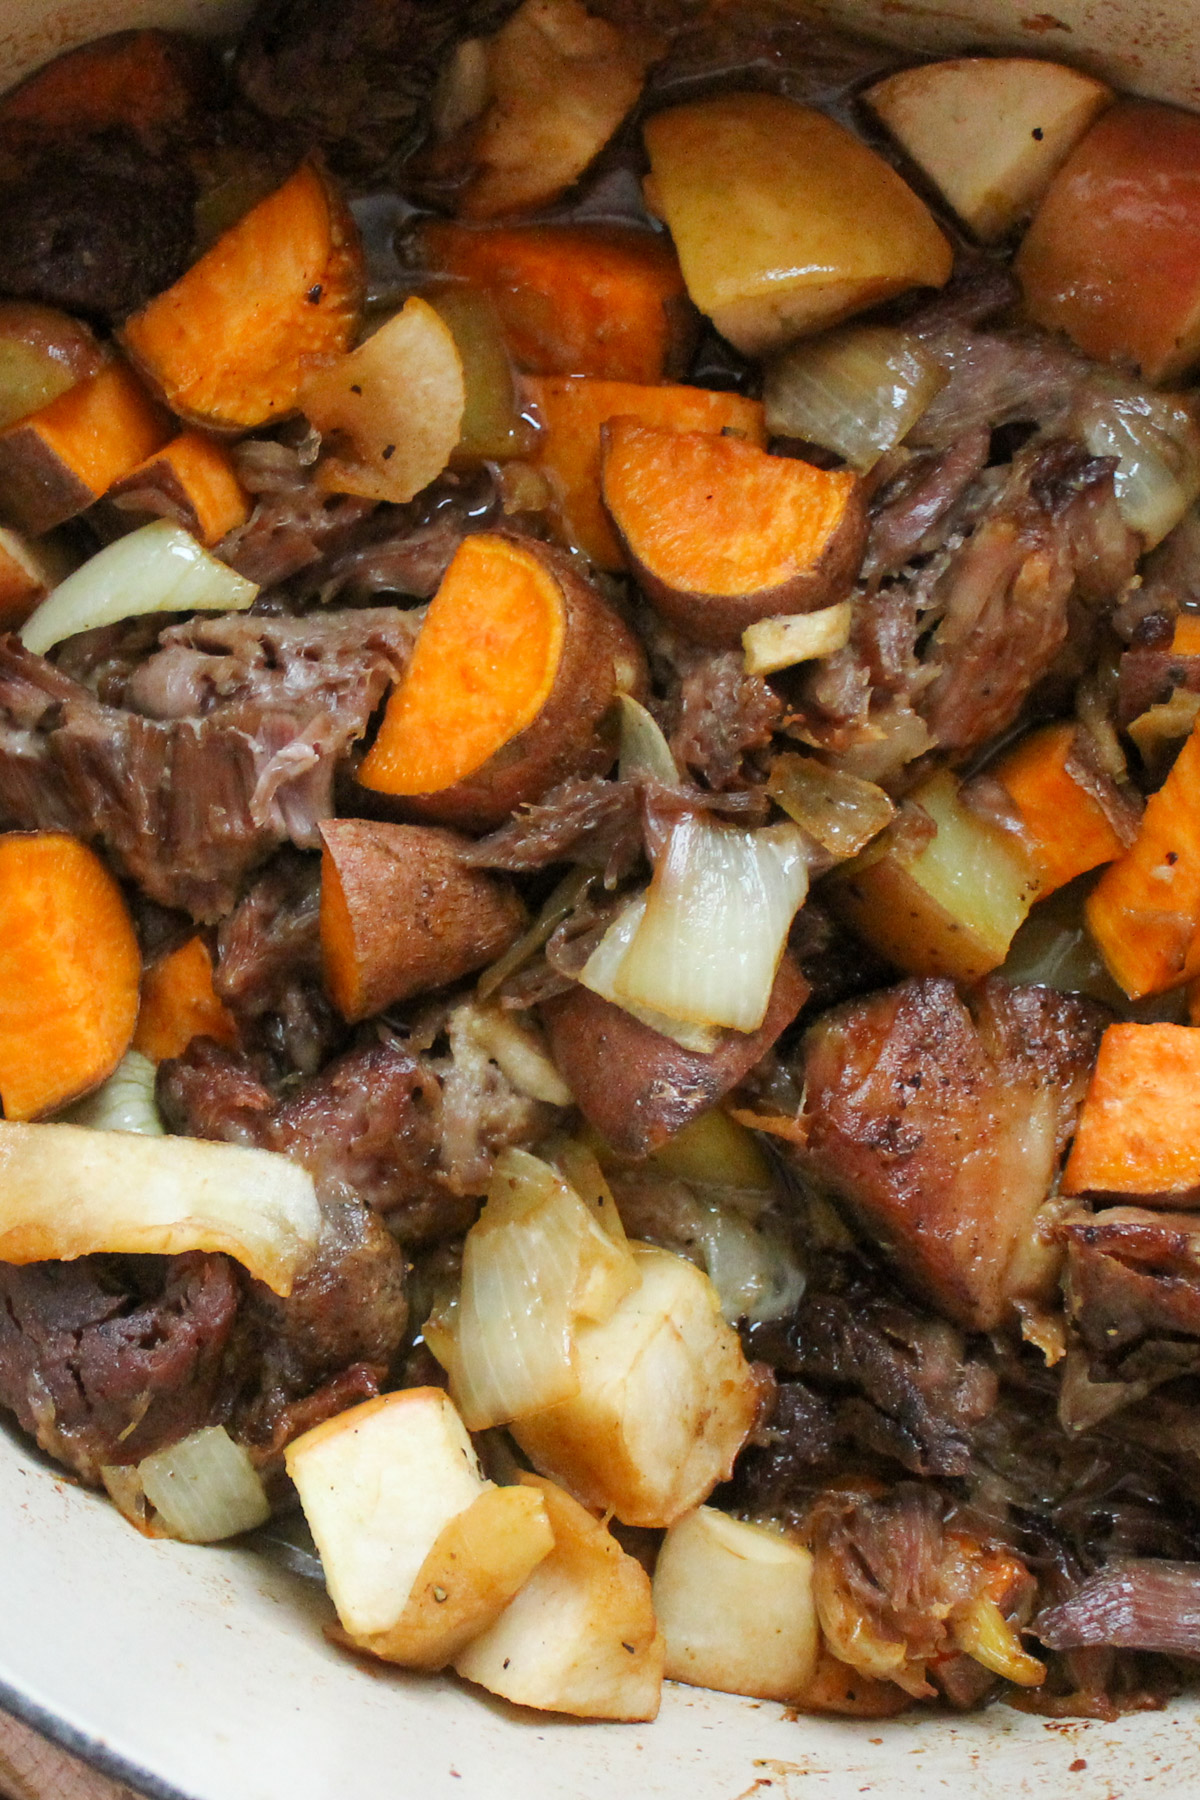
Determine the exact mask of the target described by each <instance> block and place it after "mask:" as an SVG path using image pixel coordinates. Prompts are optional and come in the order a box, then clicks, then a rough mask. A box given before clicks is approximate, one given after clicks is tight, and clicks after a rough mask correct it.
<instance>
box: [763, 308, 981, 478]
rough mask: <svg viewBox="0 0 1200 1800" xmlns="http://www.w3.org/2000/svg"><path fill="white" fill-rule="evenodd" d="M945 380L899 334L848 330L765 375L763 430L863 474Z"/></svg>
mask: <svg viewBox="0 0 1200 1800" xmlns="http://www.w3.org/2000/svg"><path fill="white" fill-rule="evenodd" d="M949 379H950V377H949V373H948V371H947V370H946V369H944V368H942V366H941V364H940V363H937V362H935V361H934V359H933V357H932V356H931V355H930V353H929V351H928V350H926V349H925V348H924V347H923V346H922V345H921V344H919V343H917V342H916V341H915V340H914V339H912V338H909V337H907V336H906V335H905V333H904V332H902V331H893V330H890V329H889V328H888V327H887V326H884V325H851V326H848V327H846V328H844V329H843V330H840V331H827V332H823V333H822V334H821V336H820V337H814V338H808V339H806V340H805V341H804V342H803V343H799V344H793V345H792V346H791V348H790V349H787V350H785V351H784V352H783V354H782V355H781V356H778V357H776V358H775V359H774V361H773V362H771V363H770V364H769V365H768V367H767V372H766V379H765V382H764V384H763V402H764V404H765V406H766V418H767V430H768V431H769V432H770V433H771V434H772V436H773V437H796V438H805V439H807V441H808V442H809V443H810V444H821V445H823V447H824V448H825V449H826V450H833V451H836V453H837V454H838V455H839V456H841V457H843V458H844V459H845V461H846V462H848V463H850V464H851V466H852V467H853V468H856V469H860V470H862V471H863V472H864V473H865V472H866V471H867V470H868V469H873V468H874V467H875V464H876V463H877V462H878V461H879V459H880V457H881V456H882V455H883V454H884V452H885V451H888V450H891V449H893V448H894V447H895V445H897V444H898V443H899V442H900V440H901V439H902V438H903V437H904V436H905V434H906V433H907V432H909V431H911V430H912V427H913V426H914V425H915V424H916V422H917V420H918V419H919V418H920V416H921V414H922V413H923V412H924V411H925V408H926V407H927V406H928V405H929V402H930V401H931V400H932V399H933V397H934V395H935V394H938V393H940V392H941V390H942V388H944V387H945V385H946V383H947V381H948V380H949Z"/></svg>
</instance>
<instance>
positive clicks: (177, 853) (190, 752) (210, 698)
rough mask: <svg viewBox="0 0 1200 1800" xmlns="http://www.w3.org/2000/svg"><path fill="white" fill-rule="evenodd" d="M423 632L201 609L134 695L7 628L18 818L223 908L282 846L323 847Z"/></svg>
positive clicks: (6, 711) (166, 890)
mask: <svg viewBox="0 0 1200 1800" xmlns="http://www.w3.org/2000/svg"><path fill="white" fill-rule="evenodd" d="M415 633H416V620H415V619H414V618H413V617H412V616H411V615H410V614H407V613H404V612H401V611H399V610H398V609H395V608H390V607H380V608H375V609H373V610H370V611H360V612H348V613H324V614H317V615H310V616H308V617H306V618H303V619H265V618H261V617H257V616H250V615H243V614H237V615H233V616H231V617H227V618H213V619H205V618H203V617H198V618H195V619H192V620H190V621H189V622H188V623H187V624H183V625H176V626H170V627H168V628H167V629H166V630H165V631H163V632H162V633H161V635H160V638H159V648H158V649H157V650H156V651H155V652H154V653H153V654H152V655H150V656H149V657H148V658H146V659H145V660H144V661H140V662H137V663H136V664H135V665H134V666H133V667H132V668H131V670H130V671H129V674H128V678H127V680H125V682H124V683H123V692H122V694H121V700H120V703H119V704H118V703H110V704H105V703H104V702H102V701H100V700H98V699H96V698H95V696H94V695H93V694H92V693H91V692H90V691H89V689H88V688H87V687H85V686H83V685H82V684H80V683H78V682H76V681H73V680H71V679H70V677H69V676H67V675H66V674H64V673H63V672H62V670H60V669H58V668H56V667H55V665H54V664H53V663H51V662H49V661H47V659H46V658H45V657H40V656H34V655H32V654H31V653H30V652H29V651H28V650H26V649H24V647H23V646H22V645H21V643H20V642H19V640H18V639H17V638H15V637H5V638H2V639H0V817H3V819H4V821H5V823H6V824H7V825H9V826H10V827H11V826H15V827H17V828H19V829H24V830H50V831H68V832H70V833H72V835H74V836H76V837H80V838H83V839H85V840H86V841H89V842H96V841H99V842H100V843H101V844H102V845H103V847H104V848H105V850H106V851H107V852H108V854H109V855H110V856H111V858H112V859H113V861H114V862H115V863H116V865H117V868H118V870H119V871H120V872H121V873H122V874H124V875H127V876H129V877H130V878H131V879H132V880H134V881H135V882H137V883H138V885H139V886H140V888H141V889H142V891H143V892H144V893H145V894H147V895H148V896H149V897H150V898H151V899H152V900H156V901H158V902H159V903H160V904H161V905H163V906H168V907H177V908H179V909H181V910H183V911H186V912H190V913H191V914H192V916H193V918H196V919H198V920H201V921H209V920H214V919H218V918H220V917H221V916H222V915H223V914H225V913H227V912H228V911H229V910H230V909H231V907H232V906H233V904H234V902H235V900H236V899H237V896H238V890H239V888H240V886H241V883H242V881H243V880H244V878H245V876H246V875H247V874H248V873H249V872H250V871H251V870H252V869H253V868H255V867H256V866H257V865H258V864H259V863H261V862H263V861H265V860H266V858H267V857H268V856H269V855H270V854H271V852H272V851H274V850H275V849H277V848H278V847H279V845H280V844H283V843H286V842H288V841H289V840H290V841H291V842H292V843H294V844H298V845H301V846H303V847H306V848H312V847H315V846H316V844H317V842H318V837H317V826H318V824H319V822H320V820H321V819H324V818H328V817H329V816H330V815H331V814H332V812H333V787H334V778H335V775H336V772H337V769H338V767H339V765H340V764H341V762H342V761H343V760H344V758H345V757H346V755H347V753H348V751H349V750H350V749H351V747H352V746H353V745H354V744H355V743H356V742H357V740H358V739H359V738H360V737H361V736H362V734H363V732H364V731H365V730H366V726H367V722H368V720H369V719H370V717H371V714H372V712H373V711H374V710H375V708H376V706H378V704H379V702H380V700H381V699H382V697H383V694H384V692H385V690H386V688H387V687H388V685H389V684H390V682H392V681H393V680H394V679H395V677H396V676H397V675H398V674H399V673H400V672H401V670H402V669H403V668H404V666H405V663H406V661H407V658H408V655H409V652H410V650H411V646H412V643H413V639H414V637H415ZM110 679H111V665H110Z"/></svg>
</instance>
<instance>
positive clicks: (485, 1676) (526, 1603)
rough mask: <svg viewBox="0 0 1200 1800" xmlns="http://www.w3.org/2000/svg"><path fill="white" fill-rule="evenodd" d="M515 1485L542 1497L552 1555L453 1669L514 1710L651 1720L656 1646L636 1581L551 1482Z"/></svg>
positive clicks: (609, 1539) (659, 1644)
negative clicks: (551, 1536)
mask: <svg viewBox="0 0 1200 1800" xmlns="http://www.w3.org/2000/svg"><path fill="white" fill-rule="evenodd" d="M521 1482H522V1485H523V1486H524V1487H526V1488H529V1489H533V1490H534V1491H536V1492H537V1493H538V1494H540V1495H541V1496H542V1499H543V1502H544V1504H545V1508H546V1512H547V1514H548V1515H549V1519H550V1525H551V1529H552V1530H553V1532H554V1549H553V1551H552V1552H551V1553H550V1555H549V1556H548V1557H546V1559H545V1561H544V1562H542V1563H540V1564H539V1566H538V1567H537V1568H536V1569H535V1570H534V1572H533V1574H532V1575H531V1576H530V1578H529V1580H528V1581H527V1582H526V1583H525V1585H524V1587H523V1588H522V1589H521V1591H520V1593H519V1594H517V1596H516V1598H515V1599H514V1600H512V1601H511V1602H510V1604H509V1605H508V1606H507V1607H506V1608H505V1609H504V1611H503V1612H502V1613H501V1614H500V1617H499V1618H498V1619H497V1620H496V1622H495V1624H494V1625H492V1626H490V1627H489V1628H488V1630H486V1631H484V1632H482V1633H481V1634H480V1635H479V1636H478V1637H476V1638H475V1639H474V1640H473V1642H471V1643H470V1644H468V1645H467V1647H466V1649H465V1650H463V1651H462V1652H461V1653H460V1654H459V1656H458V1657H457V1658H456V1659H455V1663H454V1667H455V1668H456V1670H457V1671H458V1673H459V1674H460V1675H463V1676H465V1677H466V1679H467V1680H468V1681H476V1682H478V1683H479V1685H480V1687H485V1688H489V1689H490V1690H491V1692H492V1693H493V1694H500V1695H502V1696H503V1698H504V1699H506V1700H515V1701H516V1702H517V1703H518V1704H519V1705H521V1706H536V1707H539V1708H541V1709H542V1710H544V1711H546V1712H563V1713H574V1714H575V1715H576V1716H577V1717H579V1718H584V1719H652V1718H654V1716H655V1714H656V1713H657V1712H658V1703H659V1699H660V1696H661V1692H662V1677H663V1639H662V1634H661V1632H660V1631H659V1630H658V1627H657V1625H656V1623H655V1619H654V1608H653V1604H652V1601H651V1595H650V1581H649V1578H648V1576H647V1574H646V1571H645V1570H644V1569H643V1568H642V1566H641V1564H640V1563H639V1562H636V1561H635V1560H634V1558H633V1557H632V1556H627V1555H626V1554H625V1552H624V1551H623V1550H622V1549H621V1546H620V1545H619V1544H618V1543H617V1541H616V1539H615V1538H614V1537H613V1536H612V1533H611V1532H609V1531H607V1530H606V1529H605V1527H604V1526H603V1525H601V1524H600V1522H599V1520H597V1519H594V1518H593V1517H592V1515H591V1514H590V1513H589V1512H587V1511H585V1509H584V1508H583V1507H582V1506H580V1505H579V1503H578V1501H576V1500H572V1499H571V1497H570V1495H568V1494H564V1493H563V1491H562V1489H561V1488H559V1487H556V1486H555V1485H554V1483H553V1482H550V1481H541V1480H539V1479H538V1477H537V1476H536V1475H522V1476H521Z"/></svg>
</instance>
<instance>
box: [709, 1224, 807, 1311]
mask: <svg viewBox="0 0 1200 1800" xmlns="http://www.w3.org/2000/svg"><path fill="white" fill-rule="evenodd" d="M696 1206H697V1209H698V1212H699V1231H698V1239H699V1244H700V1250H701V1254H702V1256H703V1258H704V1268H705V1272H706V1273H707V1275H708V1279H709V1280H710V1281H711V1282H712V1284H713V1286H714V1287H715V1288H716V1290H717V1293H718V1294H719V1296H720V1300H721V1311H722V1313H723V1314H724V1316H725V1318H726V1319H727V1320H728V1321H729V1323H730V1324H731V1325H733V1324H736V1323H737V1321H738V1320H739V1319H746V1320H748V1321H749V1323H750V1324H752V1325H762V1324H765V1323H766V1322H767V1321H768V1320H769V1319H781V1318H783V1316H784V1315H785V1313H790V1312H791V1311H792V1309H793V1308H794V1307H795V1306H797V1305H798V1304H799V1302H800V1299H801V1297H802V1296H803V1293H804V1273H803V1271H802V1270H801V1268H800V1265H799V1263H798V1262H797V1260H796V1256H795V1253H794V1251H793V1250H792V1248H791V1246H790V1245H789V1244H788V1243H787V1242H786V1240H785V1239H784V1238H782V1237H781V1236H779V1235H778V1234H776V1233H774V1232H772V1231H770V1230H769V1229H764V1228H760V1227H758V1226H755V1225H752V1224H751V1223H750V1221H749V1220H748V1219H747V1218H745V1217H744V1216H743V1215H742V1214H741V1213H740V1212H739V1211H738V1210H737V1208H736V1207H735V1206H732V1205H730V1204H729V1203H728V1202H723V1201H720V1200H713V1199H705V1198H703V1197H702V1196H701V1195H697V1197H696Z"/></svg>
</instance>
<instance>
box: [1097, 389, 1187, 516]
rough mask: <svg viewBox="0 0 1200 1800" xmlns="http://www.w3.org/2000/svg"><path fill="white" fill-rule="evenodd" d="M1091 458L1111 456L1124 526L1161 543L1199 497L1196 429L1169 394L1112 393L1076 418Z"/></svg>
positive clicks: (1184, 408) (1182, 406) (1180, 401)
mask: <svg viewBox="0 0 1200 1800" xmlns="http://www.w3.org/2000/svg"><path fill="white" fill-rule="evenodd" d="M1076 423H1077V428H1078V430H1079V432H1080V435H1081V436H1082V438H1083V441H1084V443H1085V444H1086V445H1087V447H1088V449H1089V450H1090V451H1091V453H1092V455H1093V456H1115V457H1116V458H1117V459H1118V461H1117V471H1116V474H1115V476H1114V478H1113V485H1114V487H1115V489H1116V495H1117V505H1118V507H1119V508H1120V510H1121V516H1122V518H1123V519H1124V520H1125V523H1126V524H1127V525H1129V526H1130V527H1131V528H1132V529H1133V530H1134V531H1138V532H1140V533H1141V534H1142V537H1143V538H1144V539H1145V543H1146V548H1147V550H1152V549H1153V548H1154V546H1155V544H1158V543H1161V542H1162V540H1163V538H1165V537H1166V535H1167V533H1168V532H1169V531H1172V530H1173V529H1174V528H1175V526H1176V525H1178V523H1179V521H1180V519H1182V517H1183V515H1184V513H1185V512H1186V511H1187V510H1188V508H1189V506H1191V505H1192V503H1193V502H1194V501H1195V499H1196V498H1197V496H1198V495H1200V429H1198V428H1197V425H1196V421H1195V419H1194V417H1193V415H1192V412H1191V409H1190V408H1189V407H1188V406H1186V405H1185V404H1184V403H1183V402H1182V400H1180V399H1178V398H1177V397H1175V396H1172V395H1170V394H1139V393H1130V394H1124V393H1114V394H1113V395H1112V396H1111V397H1105V398H1103V399H1099V400H1096V401H1095V402H1093V403H1092V404H1091V405H1090V406H1089V407H1088V408H1087V409H1086V410H1085V411H1084V412H1083V413H1082V415H1081V416H1080V417H1079V418H1078V419H1077V421H1076Z"/></svg>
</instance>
